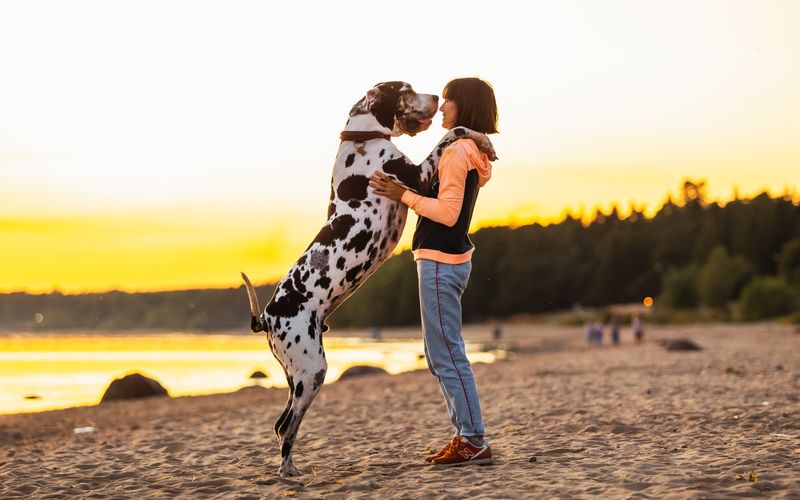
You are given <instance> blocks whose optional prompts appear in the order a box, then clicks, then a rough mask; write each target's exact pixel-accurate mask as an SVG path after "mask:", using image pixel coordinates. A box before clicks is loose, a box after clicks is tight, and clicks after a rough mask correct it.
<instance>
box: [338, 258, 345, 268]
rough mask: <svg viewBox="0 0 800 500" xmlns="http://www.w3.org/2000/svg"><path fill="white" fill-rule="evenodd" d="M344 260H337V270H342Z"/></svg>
mask: <svg viewBox="0 0 800 500" xmlns="http://www.w3.org/2000/svg"><path fill="white" fill-rule="evenodd" d="M344 263H345V258H344V257H339V260H337V261H336V267H337V268H338V269H344Z"/></svg>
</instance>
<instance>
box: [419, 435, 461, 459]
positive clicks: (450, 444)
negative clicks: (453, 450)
mask: <svg viewBox="0 0 800 500" xmlns="http://www.w3.org/2000/svg"><path fill="white" fill-rule="evenodd" d="M459 437H460V436H453V439H451V440H450V442H449V443H447V444H446V445H444V447H443V448H442V449H441V450H439V451H438V452H436V453H433V454H431V455H428V456H427V457H425V461H426V462H433V459H434V458H439V457H441V456H442V455H444V454H445V453H447V450H449V449H450V447H451V446H453V445H454V444H455V443H456V442H457V441H458V438H459Z"/></svg>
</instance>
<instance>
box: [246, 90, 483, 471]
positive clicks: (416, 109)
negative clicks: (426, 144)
mask: <svg viewBox="0 0 800 500" xmlns="http://www.w3.org/2000/svg"><path fill="white" fill-rule="evenodd" d="M437 100H438V97H437V96H435V95H428V94H418V93H416V92H415V91H414V90H413V89H412V88H411V85H409V84H407V83H404V82H384V83H379V84H378V85H376V86H375V87H374V88H372V89H370V90H369V91H368V92H367V93H366V95H365V96H364V97H363V98H361V100H359V101H358V102H357V103H356V104H355V105H354V106H353V107H352V109H351V110H350V117H349V119H348V120H347V123H346V124H345V127H344V131H343V132H342V133H341V136H340V137H341V139H342V142H341V144H340V146H339V151H338V152H337V154H336V163H334V166H333V178H332V180H331V197H330V204H329V206H328V220H327V222H326V223H325V225H324V226H323V227H322V229H321V230H320V231H319V233H318V234H317V236H316V238H314V241H312V242H311V244H310V245H309V246H308V248H307V249H306V250H305V252H304V253H303V255H302V256H300V258H299V259H298V260H297V262H296V263H295V264H294V266H292V268H291V269H290V270H289V273H288V274H287V275H286V277H284V278H283V279H282V280H281V281H280V283H278V285H277V287H276V288H275V293H274V295H273V296H272V299H271V300H270V301H269V303H268V304H267V306H266V307H265V308H264V311H263V312H262V311H261V309H260V307H259V305H258V298H257V296H256V293H255V289H254V288H253V286H252V284H251V283H250V280H249V279H247V276H246V275H245V274H244V273H242V278H243V279H244V282H245V286H246V288H247V295H248V299H249V301H250V312H251V322H250V328H251V330H252V331H253V332H262V331H263V332H266V334H267V339H268V341H269V347H270V350H271V351H272V354H273V355H274V356H275V358H276V359H277V360H278V362H280V364H281V366H283V370H284V372H285V374H286V379H287V381H288V383H289V391H290V392H289V401H288V402H287V403H286V409H285V410H284V411H283V414H281V416H280V418H278V421H277V422H275V434H276V435H277V436H278V442H279V444H280V450H281V465H280V469H279V471H278V472H279V473H280V475H281V476H284V477H285V476H296V475H300V474H301V472H300V471H299V470H298V469H297V467H295V465H294V463H293V462H292V445H293V444H294V440H295V437H296V436H297V430H298V428H299V427H300V422H301V421H302V419H303V415H305V412H306V410H308V407H309V406H310V405H311V403H312V401H314V398H315V397H316V395H317V394H318V393H319V391H320V389H321V387H322V383H323V381H324V380H325V373H326V371H327V367H328V363H327V361H326V359H325V351H324V350H323V348H322V334H323V333H324V332H326V331H327V330H328V326H327V325H326V324H325V319H326V318H327V317H328V316H329V315H330V314H331V313H332V312H333V311H334V310H335V309H336V308H337V307H338V306H339V305H341V304H342V302H344V301H345V300H346V299H347V298H348V297H349V296H350V295H351V294H352V293H353V292H354V291H355V289H356V288H358V287H359V286H360V285H361V284H362V283H363V282H364V281H365V280H366V279H367V278H368V277H369V276H370V275H371V274H372V273H373V272H375V270H376V269H378V267H380V266H381V264H383V262H384V261H385V260H386V259H387V258H388V257H389V255H390V254H391V253H392V250H394V248H395V247H396V246H397V242H398V240H399V239H400V236H401V234H402V232H403V227H404V225H405V222H406V215H407V211H408V207H406V206H405V205H404V204H403V203H401V202H395V201H392V200H390V199H388V198H384V197H381V196H378V195H376V194H374V193H372V192H371V190H370V189H368V187H367V186H368V183H369V177H370V176H371V175H372V174H373V173H375V172H376V171H378V170H381V171H382V172H384V173H385V174H387V175H388V176H389V177H391V178H392V179H395V180H397V181H399V182H400V183H402V184H404V185H405V186H407V187H408V188H409V189H411V190H413V191H415V192H417V193H420V194H423V195H424V194H425V193H426V192H427V189H428V188H429V186H430V185H431V181H432V180H433V177H434V175H436V168H437V165H438V161H439V157H440V156H441V154H442V151H443V150H444V148H446V147H447V146H448V145H449V144H451V143H452V142H454V141H456V140H458V139H459V138H470V139H473V140H475V141H476V143H477V144H478V146H479V147H480V148H481V149H482V150H483V151H484V152H486V153H487V155H489V157H490V159H494V158H495V156H494V151H493V149H492V144H491V142H490V141H489V139H488V138H487V137H486V136H485V135H484V134H480V133H477V132H474V131H472V130H469V129H466V128H455V129H453V130H450V131H449V132H448V133H447V134H446V135H445V136H444V137H443V138H442V140H441V141H440V142H439V143H438V144H437V145H436V147H435V148H434V150H433V151H432V152H431V154H430V155H429V156H428V157H427V158H426V159H425V161H423V162H422V164H420V165H415V164H414V163H413V162H411V160H409V159H408V158H407V157H406V156H405V155H404V154H403V153H401V152H400V150H398V149H397V147H396V146H395V145H394V144H393V143H392V142H391V140H390V139H391V137H396V136H400V135H402V134H408V135H412V136H413V135H415V134H416V133H417V132H419V131H420V130H422V129H425V128H427V126H429V125H430V123H431V119H432V118H433V116H434V115H435V114H436V110H437Z"/></svg>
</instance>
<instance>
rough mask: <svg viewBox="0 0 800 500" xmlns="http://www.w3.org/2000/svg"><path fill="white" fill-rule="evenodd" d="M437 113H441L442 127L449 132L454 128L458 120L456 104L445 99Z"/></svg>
mask: <svg viewBox="0 0 800 500" xmlns="http://www.w3.org/2000/svg"><path fill="white" fill-rule="evenodd" d="M439 111H441V112H442V127H444V128H446V129H447V130H450V129H451V128H453V127H455V126H456V119H457V118H458V108H457V107H456V103H455V102H453V101H451V100H450V99H445V100H444V102H443V103H442V105H441V107H439Z"/></svg>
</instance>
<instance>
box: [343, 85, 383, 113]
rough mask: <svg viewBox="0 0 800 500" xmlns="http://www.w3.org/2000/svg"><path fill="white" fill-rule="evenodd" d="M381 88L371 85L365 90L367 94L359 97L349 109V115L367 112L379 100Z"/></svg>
mask: <svg viewBox="0 0 800 500" xmlns="http://www.w3.org/2000/svg"><path fill="white" fill-rule="evenodd" d="M380 98H381V89H379V88H378V87H372V88H371V89H369V90H368V91H367V95H365V96H364V97H362V98H361V100H360V101H358V102H357V103H356V104H355V105H354V106H353V108H352V109H351V110H350V116H355V115H363V114H364V113H369V112H370V111H372V110H373V108H375V106H376V105H377V104H378V103H379V102H380Z"/></svg>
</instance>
